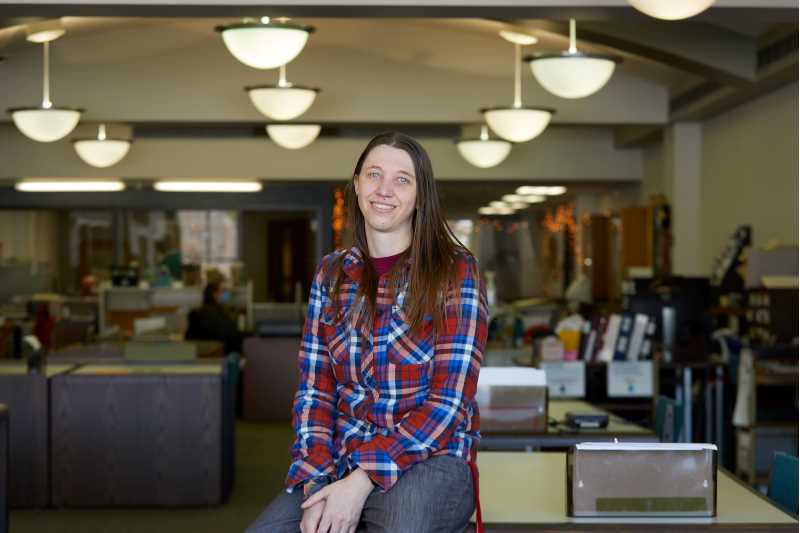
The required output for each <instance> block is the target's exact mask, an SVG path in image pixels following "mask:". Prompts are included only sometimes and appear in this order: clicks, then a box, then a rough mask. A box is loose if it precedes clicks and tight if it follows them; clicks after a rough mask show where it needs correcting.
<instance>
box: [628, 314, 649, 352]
mask: <svg viewBox="0 0 800 533" xmlns="http://www.w3.org/2000/svg"><path fill="white" fill-rule="evenodd" d="M649 323H650V319H649V318H648V317H647V315H644V314H641V313H637V314H636V317H635V318H634V320H633V332H632V333H631V341H630V346H629V347H628V351H627V354H626V359H627V360H628V361H638V360H639V358H640V355H641V353H642V345H643V344H644V340H645V336H646V335H647V327H648V325H649Z"/></svg>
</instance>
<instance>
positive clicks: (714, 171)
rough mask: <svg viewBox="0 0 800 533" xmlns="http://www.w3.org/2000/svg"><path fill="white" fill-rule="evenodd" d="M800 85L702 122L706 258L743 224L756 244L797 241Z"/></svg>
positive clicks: (709, 260)
mask: <svg viewBox="0 0 800 533" xmlns="http://www.w3.org/2000/svg"><path fill="white" fill-rule="evenodd" d="M797 94H798V84H797V82H794V83H792V84H789V85H787V86H785V87H783V88H781V89H778V90H777V91H774V92H772V93H770V94H768V95H766V96H763V97H761V98H760V99H758V100H755V101H753V102H750V103H748V104H747V105H744V106H742V107H739V108H737V109H734V110H733V111H730V112H728V113H726V114H724V115H721V116H719V117H716V118H714V119H712V120H709V121H707V122H705V123H704V124H703V183H702V195H703V202H702V231H701V233H702V242H703V262H704V264H705V265H707V266H708V268H709V269H710V267H711V265H712V263H713V259H714V257H716V256H717V255H719V254H720V253H721V252H722V250H723V248H724V247H725V245H726V243H727V240H728V237H729V236H730V235H731V233H733V231H734V229H736V227H737V226H738V225H741V224H750V225H752V226H753V237H754V244H755V245H757V246H759V245H763V244H765V243H766V242H768V241H770V240H772V239H777V240H779V241H780V242H781V243H784V244H796V243H797V242H798V239H797V234H798V223H797V220H798V151H797V147H798V124H797V117H798V97H797Z"/></svg>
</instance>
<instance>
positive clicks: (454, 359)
mask: <svg viewBox="0 0 800 533" xmlns="http://www.w3.org/2000/svg"><path fill="white" fill-rule="evenodd" d="M342 253H344V254H345V257H344V258H343V268H344V271H345V273H346V274H347V277H346V279H345V282H344V283H342V286H341V290H340V291H339V294H338V296H337V297H338V298H339V303H340V306H341V310H342V311H343V316H344V318H342V319H337V314H336V313H335V312H334V309H333V306H332V305H331V302H330V298H329V296H328V294H329V290H330V286H331V285H332V284H333V282H334V280H333V279H328V277H327V274H326V273H327V272H329V271H330V268H329V267H330V266H331V264H332V263H333V262H334V261H337V260H338V259H339V258H340V254H342ZM411 260H413V259H409V260H408V263H407V264H406V265H405V268H406V269H408V266H409V265H410V261H411ZM363 268H364V263H363V258H362V255H361V252H360V251H359V250H358V249H357V248H352V249H350V250H347V251H339V252H334V253H332V254H330V255H328V256H326V257H325V258H323V260H322V263H321V265H320V267H319V268H318V269H317V273H316V274H315V276H314V281H313V283H312V286H311V295H310V298H309V302H308V315H307V317H306V322H305V326H304V328H303V338H302V342H301V346H300V354H299V366H300V387H299V390H298V391H297V394H296V396H295V400H294V408H293V417H292V418H293V425H294V429H295V433H296V435H297V439H296V441H295V443H294V445H293V446H292V459H293V463H292V465H291V466H290V467H289V473H288V475H287V478H286V486H287V489H288V490H289V491H290V492H291V491H292V489H294V488H295V487H297V486H298V485H301V484H303V483H304V482H306V481H309V480H312V479H315V478H320V477H325V476H327V477H329V478H332V479H337V478H341V477H343V476H344V475H345V474H346V473H347V472H348V471H350V470H352V469H354V468H355V467H359V468H361V469H363V470H364V471H365V472H366V473H367V474H368V475H369V477H370V479H372V481H373V482H374V483H375V484H376V485H378V486H379V487H381V488H382V489H383V490H389V489H390V488H391V487H392V486H393V485H394V484H395V483H396V482H397V480H398V479H399V478H400V476H401V475H402V474H403V472H404V471H406V470H408V469H409V468H411V466H413V465H414V464H415V463H418V462H420V461H424V460H425V459H427V458H428V457H431V456H434V455H454V456H457V457H463V458H464V460H468V459H469V458H470V454H471V453H472V452H473V451H474V449H475V447H476V446H477V442H478V440H479V439H480V434H479V432H478V407H477V404H476V403H475V389H476V386H477V383H478V372H479V371H480V365H481V360H482V359H483V351H484V348H485V346H486V335H487V304H486V290H485V287H484V285H483V283H482V281H481V279H480V276H479V274H478V266H477V262H476V260H475V258H474V257H472V256H471V255H468V254H461V255H460V256H459V258H458V263H457V269H456V271H457V277H456V279H455V280H454V282H453V284H452V287H451V290H450V291H448V297H447V301H446V312H445V321H444V324H443V327H442V329H441V331H440V332H439V334H438V336H436V337H434V334H433V327H432V320H431V316H430V315H428V316H426V318H425V321H424V324H423V327H422V328H421V331H420V332H419V333H417V334H412V333H411V332H410V326H409V323H408V321H407V319H406V315H405V312H404V302H405V298H406V289H405V287H407V285H406V286H405V287H403V288H400V289H398V290H393V289H392V288H391V287H387V280H388V275H387V276H382V277H381V278H380V280H379V285H378V293H377V300H376V309H375V321H374V324H372V327H371V328H369V327H365V325H364V324H363V320H364V319H363V318H362V319H358V318H356V319H354V318H353V317H358V316H362V315H365V314H366V313H358V308H359V306H360V305H363V301H361V302H355V301H354V300H355V295H356V292H357V289H358V284H359V281H360V279H361V274H362V272H363ZM407 271H408V270H406V272H407ZM392 294H396V297H394V298H393V297H392ZM339 316H342V315H339ZM359 320H361V322H359Z"/></svg>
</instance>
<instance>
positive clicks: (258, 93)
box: [245, 65, 319, 120]
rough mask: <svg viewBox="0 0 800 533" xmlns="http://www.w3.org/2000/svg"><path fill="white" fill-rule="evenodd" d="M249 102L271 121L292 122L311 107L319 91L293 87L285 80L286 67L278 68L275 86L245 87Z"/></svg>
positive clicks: (310, 88)
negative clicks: (278, 73)
mask: <svg viewBox="0 0 800 533" xmlns="http://www.w3.org/2000/svg"><path fill="white" fill-rule="evenodd" d="M245 90H246V91H247V94H248V95H249V96H250V101H251V102H253V105H254V106H256V109H258V110H259V111H260V112H261V114H263V115H265V116H266V117H268V118H270V119H272V120H292V119H293V118H297V117H299V116H300V115H302V114H303V113H305V112H306V111H308V108H309V107H311V104H313V103H314V100H315V99H316V97H317V93H319V89H316V88H312V87H303V86H300V85H294V84H292V83H290V82H289V81H287V80H286V65H281V66H280V75H279V78H278V84H277V85H255V86H250V87H245Z"/></svg>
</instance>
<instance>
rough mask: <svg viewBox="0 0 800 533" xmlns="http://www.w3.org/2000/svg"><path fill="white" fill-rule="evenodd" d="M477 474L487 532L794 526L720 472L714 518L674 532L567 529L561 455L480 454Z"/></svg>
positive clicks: (588, 527)
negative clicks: (546, 529)
mask: <svg viewBox="0 0 800 533" xmlns="http://www.w3.org/2000/svg"><path fill="white" fill-rule="evenodd" d="M478 468H479V470H480V496H481V506H482V510H483V521H484V524H486V526H487V528H486V529H487V531H493V530H498V529H502V530H509V529H511V530H515V531H531V530H534V529H537V530H541V529H543V528H549V529H557V530H560V531H562V530H563V531H596V530H606V531H608V530H611V531H620V530H625V531H652V530H662V531H678V530H679V531H686V530H692V531H698V530H700V531H706V530H717V529H736V530H737V531H749V532H752V531H775V530H785V531H797V520H795V519H794V518H792V517H791V516H789V515H788V514H786V513H784V512H783V511H781V510H780V509H778V508H777V507H775V506H774V505H772V504H771V503H769V502H768V501H767V500H766V499H765V498H764V497H763V496H761V495H759V494H757V493H755V492H753V491H752V490H750V489H749V488H747V487H746V486H744V485H743V484H741V483H740V482H739V481H738V480H736V479H735V478H734V477H733V476H732V475H731V474H729V473H728V472H726V471H724V470H720V472H719V474H718V476H717V483H718V485H717V517H716V518H714V519H712V522H711V523H710V524H708V523H706V524H685V523H681V524H680V526H677V525H676V524H675V523H665V522H664V521H661V522H657V521H655V520H653V519H651V520H650V521H649V523H647V522H644V521H640V522H639V523H638V524H632V525H629V524H626V525H622V524H619V523H616V524H602V525H598V524H597V523H572V522H571V519H570V518H568V517H567V515H566V454H565V453H558V452H551V453H513V452H511V453H509V452H482V453H479V454H478ZM643 523H646V524H647V525H646V526H643V525H642V524H643Z"/></svg>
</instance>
